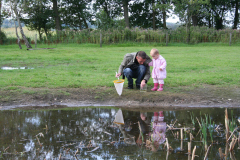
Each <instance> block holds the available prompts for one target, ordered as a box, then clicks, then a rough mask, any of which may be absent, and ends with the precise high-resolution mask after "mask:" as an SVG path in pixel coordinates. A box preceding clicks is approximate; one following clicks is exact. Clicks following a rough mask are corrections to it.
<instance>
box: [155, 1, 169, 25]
mask: <svg viewBox="0 0 240 160" xmlns="http://www.w3.org/2000/svg"><path fill="white" fill-rule="evenodd" d="M155 3H156V4H155V7H153V10H154V11H155V10H156V9H159V11H160V13H161V14H162V19H163V22H162V23H163V29H167V22H166V20H167V13H169V11H170V9H172V7H171V0H157V1H156V2H155ZM155 12H156V11H155Z"/></svg>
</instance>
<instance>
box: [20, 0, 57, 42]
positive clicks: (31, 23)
mask: <svg viewBox="0 0 240 160" xmlns="http://www.w3.org/2000/svg"><path fill="white" fill-rule="evenodd" d="M25 5H26V6H27V7H24V13H25V14H27V15H28V17H27V18H22V20H23V22H24V23H25V25H26V26H27V27H28V29H29V30H36V31H38V34H39V37H40V40H42V34H43V33H45V34H46V36H48V33H49V30H50V29H51V28H54V22H53V16H52V15H53V13H52V10H51V9H50V5H49V4H48V1H47V0H41V1H36V2H35V3H32V2H30V1H29V2H28V3H25Z"/></svg>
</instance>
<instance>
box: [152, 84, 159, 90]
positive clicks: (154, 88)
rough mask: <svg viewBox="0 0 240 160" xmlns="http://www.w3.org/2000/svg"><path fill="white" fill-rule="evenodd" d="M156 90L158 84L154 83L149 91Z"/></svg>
mask: <svg viewBox="0 0 240 160" xmlns="http://www.w3.org/2000/svg"><path fill="white" fill-rule="evenodd" d="M157 89H158V83H154V87H153V88H152V89H151V90H152V91H156V90H157Z"/></svg>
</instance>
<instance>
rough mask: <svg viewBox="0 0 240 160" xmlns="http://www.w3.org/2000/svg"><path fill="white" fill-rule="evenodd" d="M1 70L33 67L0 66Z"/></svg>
mask: <svg viewBox="0 0 240 160" xmlns="http://www.w3.org/2000/svg"><path fill="white" fill-rule="evenodd" d="M1 69H2V70H14V69H34V68H29V67H1Z"/></svg>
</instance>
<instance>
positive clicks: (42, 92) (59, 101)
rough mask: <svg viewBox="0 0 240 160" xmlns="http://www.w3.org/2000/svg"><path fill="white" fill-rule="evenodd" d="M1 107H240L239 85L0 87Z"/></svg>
mask: <svg viewBox="0 0 240 160" xmlns="http://www.w3.org/2000/svg"><path fill="white" fill-rule="evenodd" d="M0 95H1V96H0V109H1V110H3V109H11V108H16V107H24V106H42V107H48V108H50V107H60V106H69V107H76V106H108V105H110V106H119V107H128V108H129V107H130V108H141V109H144V108H145V109H146V108H165V109H167V108H169V109H179V108H189V107H195V108H196V107H239V106H240V89H239V88H216V87H214V86H203V87H201V88H189V87H185V88H184V87H182V88H165V89H164V91H163V92H152V91H151V90H150V89H148V91H147V92H139V90H136V89H133V90H128V89H125V88H124V90H123V93H122V95H121V96H118V94H117V92H116V91H115V88H113V87H111V88H105V87H102V88H97V89H81V88H61V89H46V88H41V89H39V88H31V89H29V88H21V89H20V90H17V91H14V90H11V91H8V90H0Z"/></svg>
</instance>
